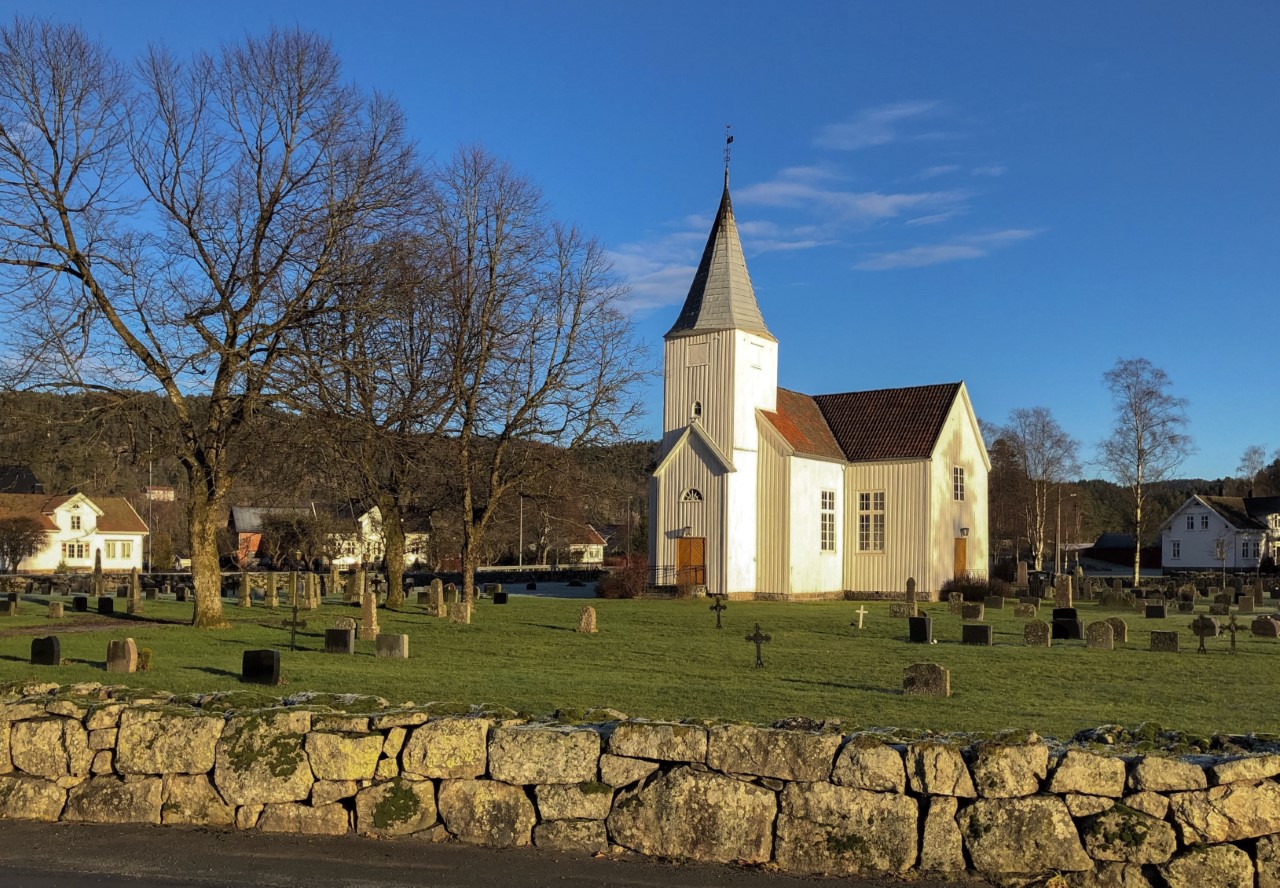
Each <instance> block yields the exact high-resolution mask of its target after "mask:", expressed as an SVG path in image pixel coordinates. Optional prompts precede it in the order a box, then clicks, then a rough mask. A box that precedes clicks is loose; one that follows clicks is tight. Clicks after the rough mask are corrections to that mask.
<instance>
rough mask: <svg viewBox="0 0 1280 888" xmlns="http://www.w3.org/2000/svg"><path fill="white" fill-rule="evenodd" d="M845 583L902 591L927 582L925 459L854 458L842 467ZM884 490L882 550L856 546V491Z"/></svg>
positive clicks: (864, 589) (862, 589)
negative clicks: (859, 460)
mask: <svg viewBox="0 0 1280 888" xmlns="http://www.w3.org/2000/svg"><path fill="white" fill-rule="evenodd" d="M844 485H845V486H844V515H843V517H844V584H845V588H846V589H849V590H851V591H854V592H904V591H906V588H907V578H908V577H914V578H915V580H916V583H917V588H918V589H920V590H921V591H923V590H924V589H926V588H928V586H927V585H926V584H927V583H928V582H929V563H930V558H929V547H930V541H929V539H928V528H929V483H928V462H927V461H926V460H899V461H895V462H869V463H851V464H850V465H849V466H847V467H846V468H845V472H844ZM881 490H882V491H884V524H885V527H884V551H883V552H863V551H859V549H858V494H859V493H862V492H875V491H881Z"/></svg>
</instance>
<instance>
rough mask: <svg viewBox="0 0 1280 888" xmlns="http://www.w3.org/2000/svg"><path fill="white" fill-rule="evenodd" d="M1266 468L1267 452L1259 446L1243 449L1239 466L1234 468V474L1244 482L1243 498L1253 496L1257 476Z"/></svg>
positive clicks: (1254, 445)
mask: <svg viewBox="0 0 1280 888" xmlns="http://www.w3.org/2000/svg"><path fill="white" fill-rule="evenodd" d="M1266 467H1267V451H1266V449H1265V448H1264V447H1263V446H1262V445H1261V444H1253V445H1250V446H1249V447H1246V448H1245V449H1244V453H1242V454H1241V455H1240V465H1238V466H1236V472H1237V473H1238V474H1239V475H1240V480H1241V481H1243V482H1244V485H1245V496H1254V495H1255V494H1254V492H1253V489H1254V487H1255V485H1256V484H1257V482H1258V476H1259V475H1261V474H1262V470H1263V469H1265V468H1266Z"/></svg>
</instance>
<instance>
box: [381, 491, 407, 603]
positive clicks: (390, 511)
mask: <svg viewBox="0 0 1280 888" xmlns="http://www.w3.org/2000/svg"><path fill="white" fill-rule="evenodd" d="M378 511H379V512H380V513H381V515H382V545H383V550H382V555H383V559H384V560H385V562H386V565H387V607H390V608H398V607H403V606H404V522H403V521H402V520H401V518H400V504H399V503H398V502H396V499H395V497H393V496H391V495H390V494H385V495H383V496H380V497H378Z"/></svg>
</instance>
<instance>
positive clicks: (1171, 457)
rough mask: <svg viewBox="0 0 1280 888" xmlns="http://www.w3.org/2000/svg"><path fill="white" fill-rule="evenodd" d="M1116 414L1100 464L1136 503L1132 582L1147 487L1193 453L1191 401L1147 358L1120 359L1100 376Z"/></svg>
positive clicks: (1138, 567)
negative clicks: (1189, 417)
mask: <svg viewBox="0 0 1280 888" xmlns="http://www.w3.org/2000/svg"><path fill="white" fill-rule="evenodd" d="M1102 381H1103V384H1104V385H1106V387H1107V390H1108V391H1109V392H1110V393H1111V404H1112V408H1113V411H1114V415H1115V419H1114V424H1113V426H1112V429H1111V435H1110V437H1108V438H1106V439H1105V440H1104V441H1102V443H1101V444H1099V446H1098V449H1099V456H1100V460H1101V463H1102V465H1103V467H1104V468H1106V469H1107V470H1108V471H1109V472H1110V474H1111V475H1112V477H1113V478H1114V479H1115V481H1116V483H1118V484H1120V485H1121V486H1122V487H1125V488H1126V489H1127V490H1128V491H1129V495H1130V497H1131V499H1130V504H1131V506H1132V508H1133V535H1134V552H1133V585H1134V586H1135V587H1136V586H1139V585H1140V584H1141V580H1142V532H1143V528H1144V521H1143V517H1144V516H1143V508H1144V507H1145V505H1146V501H1147V493H1148V488H1149V487H1150V486H1151V485H1152V484H1154V483H1157V482H1160V481H1165V480H1168V479H1169V478H1170V477H1172V475H1173V473H1174V472H1175V471H1176V470H1177V469H1178V467H1179V466H1181V465H1182V463H1183V461H1184V460H1185V459H1186V458H1187V456H1188V455H1189V454H1190V453H1191V449H1192V446H1191V438H1190V437H1189V436H1188V435H1187V434H1186V427H1187V414H1186V408H1187V401H1186V399H1185V398H1179V397H1176V396H1174V395H1173V394H1172V393H1171V392H1170V388H1171V387H1172V386H1173V382H1172V380H1170V379H1169V376H1168V374H1166V373H1165V372H1164V371H1163V370H1161V369H1160V368H1159V367H1156V366H1154V365H1153V364H1152V363H1151V362H1150V361H1148V360H1147V359H1146V358H1129V359H1125V358H1122V359H1120V360H1118V361H1116V364H1115V366H1114V367H1112V368H1111V369H1110V370H1108V371H1107V372H1106V373H1104V374H1103V376H1102Z"/></svg>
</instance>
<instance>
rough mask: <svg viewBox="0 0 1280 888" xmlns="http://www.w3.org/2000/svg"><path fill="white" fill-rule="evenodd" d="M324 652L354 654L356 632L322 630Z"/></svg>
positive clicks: (351, 630)
mask: <svg viewBox="0 0 1280 888" xmlns="http://www.w3.org/2000/svg"><path fill="white" fill-rule="evenodd" d="M324 652H325V653H326V654H354V653H355V652H356V630H354V629H326V630H324Z"/></svg>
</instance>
